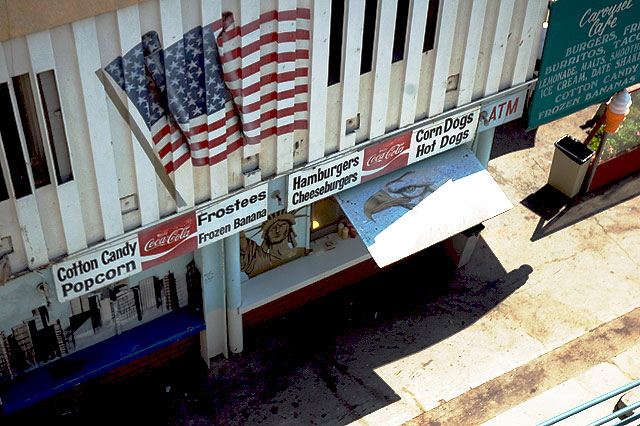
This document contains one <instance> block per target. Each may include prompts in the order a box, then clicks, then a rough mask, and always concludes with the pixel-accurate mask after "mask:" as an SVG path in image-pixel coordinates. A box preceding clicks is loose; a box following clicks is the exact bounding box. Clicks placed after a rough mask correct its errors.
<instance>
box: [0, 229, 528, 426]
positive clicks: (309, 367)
mask: <svg viewBox="0 0 640 426" xmlns="http://www.w3.org/2000/svg"><path fill="white" fill-rule="evenodd" d="M531 272H532V268H531V267H530V266H529V265H522V266H521V267H520V268H518V269H516V270H513V271H511V272H509V273H507V271H505V270H504V268H503V267H502V265H501V264H500V262H499V261H498V259H497V258H496V257H495V255H494V254H493V252H492V251H491V249H490V248H489V247H488V246H487V244H486V243H485V242H484V240H483V239H482V237H480V238H479V240H478V243H477V245H476V248H475V252H474V255H473V256H472V258H471V261H470V263H469V264H468V266H467V267H464V268H461V269H456V266H455V264H454V262H453V261H452V259H451V258H450V257H449V255H448V251H447V248H446V247H445V245H444V244H437V245H435V246H433V247H431V248H429V249H426V250H424V251H422V252H420V253H418V254H416V255H414V256H412V257H410V258H408V259H405V260H404V261H402V262H399V263H397V264H394V265H391V266H389V267H387V268H385V269H383V270H382V271H381V272H380V273H378V274H377V275H375V276H373V277H370V278H368V279H364V280H362V281H360V282H358V283H356V284H353V285H351V286H348V287H345V288H343V289H341V290H339V291H336V292H334V293H330V294H329V295H327V296H325V297H322V298H320V299H318V300H316V301H313V302H310V303H308V304H306V305H304V306H303V307H301V308H298V309H295V310H293V311H290V312H288V313H287V314H285V315H282V316H279V317H276V318H274V319H272V320H269V321H268V322H265V323H262V324H260V325H257V326H253V327H251V328H248V329H247V330H245V349H244V352H243V353H241V354H230V356H229V358H224V357H219V358H216V359H214V360H213V361H212V364H211V368H210V369H207V368H206V367H205V366H204V363H203V361H202V360H201V358H200V357H199V354H197V353H192V354H189V355H188V356H183V357H182V358H180V359H177V360H175V361H174V362H172V363H171V364H170V365H168V366H166V367H163V368H161V369H159V370H157V371H155V372H154V373H152V374H146V375H143V376H136V377H131V378H129V379H127V380H125V381H124V382H121V383H117V384H104V383H98V384H94V385H90V386H85V387H83V390H82V392H80V393H75V394H74V393H72V394H66V395H65V394H61V395H60V396H59V397H55V398H52V399H50V400H47V401H43V403H41V404H39V405H36V406H34V407H33V409H32V410H25V411H22V412H19V413H16V415H14V416H11V418H6V419H0V423H2V424H10V425H14V424H15V425H18V424H20V425H24V424H36V423H39V422H41V421H44V422H46V424H48V425H57V424H60V425H65V426H75V425H85V424H92V425H111V426H113V425H117V426H125V425H152V426H161V425H199V426H205V425H225V426H232V425H298V424H323V425H346V424H348V423H351V422H353V421H355V420H358V419H360V418H362V417H364V416H366V415H368V414H370V413H373V412H374V411H377V410H379V409H382V408H384V407H386V406H388V405H389V404H392V403H393V402H395V401H398V400H399V399H400V397H399V396H398V394H396V392H395V391H394V389H393V388H391V387H390V386H389V384H387V383H386V382H385V381H383V380H382V379H381V378H380V376H378V375H377V374H376V371H375V370H376V369H377V368H378V367H381V366H384V365H387V364H389V363H393V362H395V361H398V360H400V359H402V358H404V357H407V356H409V355H412V354H415V353H417V352H420V351H422V350H423V349H425V348H428V347H430V346H432V345H434V344H436V343H438V342H440V341H442V340H443V339H446V338H447V337H450V336H452V335H454V334H456V333H458V332H459V331H461V330H463V329H465V328H466V327H468V326H469V325H471V324H473V323H474V322H475V321H477V320H478V319H479V318H480V317H482V316H483V315H485V314H486V313H487V312H489V311H490V310H491V309H493V308H494V307H495V306H496V305H497V304H499V303H500V302H501V301H502V300H504V299H505V298H506V297H508V296H509V295H510V294H512V293H513V292H514V291H515V290H516V289H518V288H519V287H521V286H522V285H523V284H524V283H525V282H526V281H527V279H528V277H529V274H530V273H531ZM424 362H425V365H428V364H429V362H431V361H430V360H428V359H425V360H424ZM3 421H7V422H8V423H3Z"/></svg>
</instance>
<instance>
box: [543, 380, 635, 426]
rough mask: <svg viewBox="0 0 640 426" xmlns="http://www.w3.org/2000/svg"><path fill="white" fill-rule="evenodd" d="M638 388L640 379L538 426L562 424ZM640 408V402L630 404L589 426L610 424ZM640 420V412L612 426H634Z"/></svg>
mask: <svg viewBox="0 0 640 426" xmlns="http://www.w3.org/2000/svg"><path fill="white" fill-rule="evenodd" d="M637 386H640V379H638V380H634V381H633V382H631V383H628V384H626V385H624V386H621V387H619V388H617V389H614V390H612V391H611V392H608V393H605V394H604V395H600V396H599V397H597V398H594V399H592V400H591V401H589V402H585V403H584V404H581V405H578V406H577V407H575V408H572V409H571V410H568V411H565V412H564V413H562V414H558V415H557V416H555V417H553V418H551V419H549V420H547V421H544V422H542V423H538V425H537V426H551V425H554V424H556V423H558V422H561V421H562V420H566V419H568V418H569V417H571V416H573V415H574V414H577V413H580V412H582V411H584V410H586V409H588V408H591V407H593V406H595V405H598V404H600V403H602V402H604V401H606V400H608V399H609V398H612V397H614V396H616V395H620V394H621V393H624V392H627V391H628V390H630V389H633V388H635V387H637ZM638 407H640V401H636V402H634V403H632V404H629V405H628V406H627V407H625V408H622V409H620V410H617V411H615V412H613V413H611V414H609V415H607V416H604V417H602V418H600V419H598V420H596V421H594V422H591V423H589V424H588V425H587V426H600V425H603V424H605V423H608V422H610V421H612V420H615V419H616V418H618V417H620V416H622V415H623V414H627V413H631V412H633V410H635V409H636V408H638ZM639 419H640V412H637V413H635V414H632V415H631V416H630V417H627V418H625V419H623V420H620V421H619V422H617V423H614V424H612V425H610V426H625V425H631V424H633V422H635V421H636V420H639Z"/></svg>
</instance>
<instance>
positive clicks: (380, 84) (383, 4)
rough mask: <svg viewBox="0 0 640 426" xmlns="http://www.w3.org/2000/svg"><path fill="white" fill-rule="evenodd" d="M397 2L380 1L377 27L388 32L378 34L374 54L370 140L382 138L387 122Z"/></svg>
mask: <svg viewBox="0 0 640 426" xmlns="http://www.w3.org/2000/svg"><path fill="white" fill-rule="evenodd" d="M397 6H398V3H397V1H396V0H380V1H378V16H377V23H376V27H377V28H378V29H382V28H386V29H387V30H384V31H381V30H378V31H377V32H376V40H375V44H374V54H373V58H374V59H373V75H374V78H373V88H372V89H371V118H370V125H369V138H377V137H379V136H382V135H383V134H384V131H385V127H386V121H387V106H388V98H389V86H390V80H391V78H390V77H391V60H392V54H393V37H394V35H395V32H394V31H393V29H394V27H395V23H396V10H397Z"/></svg>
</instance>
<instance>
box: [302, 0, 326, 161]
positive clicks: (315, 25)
mask: <svg viewBox="0 0 640 426" xmlns="http://www.w3.org/2000/svg"><path fill="white" fill-rule="evenodd" d="M330 28H331V2H330V1H314V2H313V11H312V13H311V29H312V31H311V52H310V55H311V70H312V72H311V78H310V87H309V93H310V96H309V154H308V160H309V161H310V162H311V161H315V160H318V159H320V158H322V157H324V150H325V140H326V137H327V131H326V126H327V81H328V79H329V69H328V68H329V36H330V34H329V33H330V31H329V30H330Z"/></svg>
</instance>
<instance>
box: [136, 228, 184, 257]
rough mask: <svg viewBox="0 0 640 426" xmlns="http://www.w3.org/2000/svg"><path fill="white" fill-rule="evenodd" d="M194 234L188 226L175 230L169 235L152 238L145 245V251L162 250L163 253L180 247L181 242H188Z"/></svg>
mask: <svg viewBox="0 0 640 426" xmlns="http://www.w3.org/2000/svg"><path fill="white" fill-rule="evenodd" d="M191 234H192V232H191V229H190V228H189V227H188V226H187V227H184V228H179V229H174V230H173V231H171V233H170V234H168V235H158V236H156V237H151V238H150V239H149V240H148V241H147V242H146V243H145V245H144V250H145V251H147V252H148V251H152V250H155V249H157V248H160V249H161V250H162V251H164V250H166V249H167V248H170V247H173V246H175V245H178V244H179V243H180V241H182V240H186V239H187V238H189V236H190V235H191Z"/></svg>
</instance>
